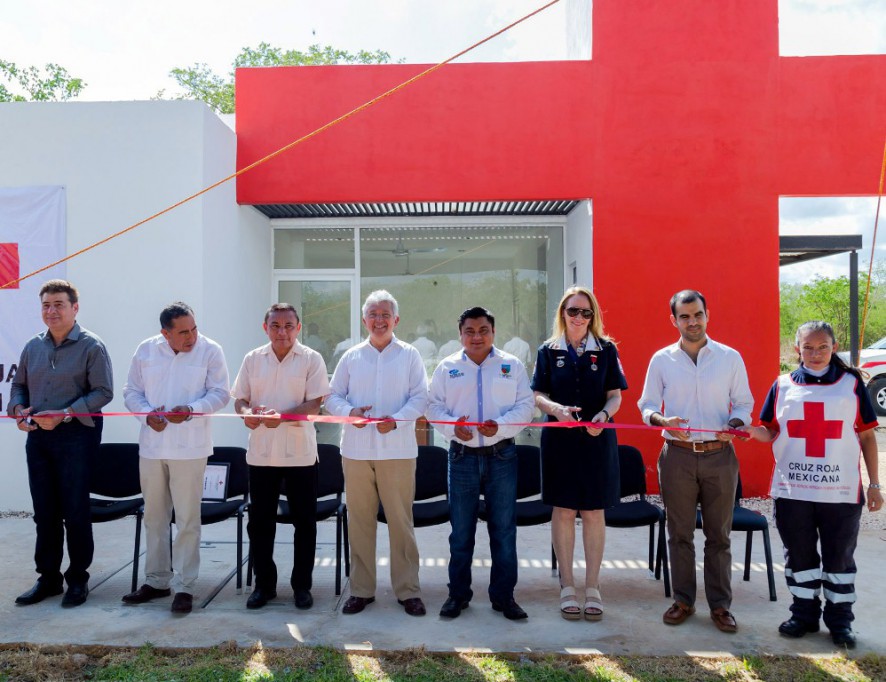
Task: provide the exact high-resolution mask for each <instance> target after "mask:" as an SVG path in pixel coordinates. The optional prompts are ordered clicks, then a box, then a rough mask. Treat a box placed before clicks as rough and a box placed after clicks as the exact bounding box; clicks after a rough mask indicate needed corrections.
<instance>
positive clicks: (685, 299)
mask: <svg viewBox="0 0 886 682" xmlns="http://www.w3.org/2000/svg"><path fill="white" fill-rule="evenodd" d="M693 301H701V308H702V310H704V311H705V312H707V311H708V302H707V301H706V300H705V298H704V296H702V295H701V292H700V291H696V290H695V289H683V291H678V292H677V293H676V294H674V295H673V296H671V315H676V314H677V305H678V304H680V303H692V302H693Z"/></svg>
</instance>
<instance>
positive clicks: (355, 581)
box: [342, 457, 421, 600]
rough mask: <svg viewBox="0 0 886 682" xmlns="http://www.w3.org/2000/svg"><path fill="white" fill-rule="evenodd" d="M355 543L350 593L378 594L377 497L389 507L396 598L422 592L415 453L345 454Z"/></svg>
mask: <svg viewBox="0 0 886 682" xmlns="http://www.w3.org/2000/svg"><path fill="white" fill-rule="evenodd" d="M342 468H343V469H344V474H345V494H346V495H347V505H348V534H349V541H350V544H351V595H352V596H354V597H364V598H369V597H374V596H375V587H376V575H375V566H376V557H375V539H376V530H377V526H378V521H377V515H378V503H379V501H380V502H381V504H382V506H384V509H385V518H386V519H387V522H388V538H389V541H390V546H391V587H392V588H393V590H394V594H395V595H396V597H397V599H401V600H403V599H412V598H413V597H421V585H420V584H419V582H418V566H419V559H418V546H417V545H416V543H415V530H414V528H413V525H412V503H413V501H414V500H415V459H382V460H362V459H349V458H348V457H342Z"/></svg>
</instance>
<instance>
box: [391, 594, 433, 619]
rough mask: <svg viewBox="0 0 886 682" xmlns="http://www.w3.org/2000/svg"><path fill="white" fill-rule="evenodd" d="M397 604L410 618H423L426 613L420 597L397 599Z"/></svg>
mask: <svg viewBox="0 0 886 682" xmlns="http://www.w3.org/2000/svg"><path fill="white" fill-rule="evenodd" d="M397 603H398V604H399V605H400V606H402V607H403V610H405V611H406V613H408V614H409V615H410V616H423V615H425V614H426V613H427V611H426V610H425V605H424V602H423V601H422V600H421V598H420V597H412V599H398V600H397Z"/></svg>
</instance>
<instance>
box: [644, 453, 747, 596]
mask: <svg viewBox="0 0 886 682" xmlns="http://www.w3.org/2000/svg"><path fill="white" fill-rule="evenodd" d="M658 477H659V484H660V486H661V496H662V500H663V501H664V505H665V511H666V512H667V516H668V550H669V553H670V562H671V583H672V585H673V588H674V598H675V599H676V600H677V601H679V602H682V603H684V604H687V605H688V606H693V605H694V604H695V593H696V582H695V543H694V542H693V536H694V534H695V513H696V508H697V507H698V506H699V505H701V517H702V526H703V532H704V536H705V544H704V588H705V596H706V597H707V601H708V606H710V608H711V610H713V609H716V608H724V609H729V608H730V606H731V605H732V545H731V542H730V539H729V533H730V531H731V530H732V510H733V508H734V507H735V487H736V484H737V483H738V459H737V458H736V456H735V450H734V448H733V447H732V445H731V444H729V443H724V444H723V448H722V449H721V450H712V451H710V452H698V453H696V452H693V451H692V450H686V449H684V448H681V447H676V446H672V445H669V444H668V443H667V442H665V444H664V446H663V447H662V449H661V454H660V455H659V458H658Z"/></svg>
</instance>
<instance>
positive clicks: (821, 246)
mask: <svg viewBox="0 0 886 682" xmlns="http://www.w3.org/2000/svg"><path fill="white" fill-rule="evenodd" d="M860 250H861V235H860V234H846V235H831V234H828V235H791V236H782V237H779V238H778V264H779V265H792V264H793V263H802V262H803V261H807V260H813V259H815V258H824V257H825V256H833V255H834V254H836V253H850V252H852V251H860Z"/></svg>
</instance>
